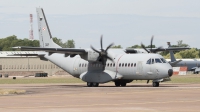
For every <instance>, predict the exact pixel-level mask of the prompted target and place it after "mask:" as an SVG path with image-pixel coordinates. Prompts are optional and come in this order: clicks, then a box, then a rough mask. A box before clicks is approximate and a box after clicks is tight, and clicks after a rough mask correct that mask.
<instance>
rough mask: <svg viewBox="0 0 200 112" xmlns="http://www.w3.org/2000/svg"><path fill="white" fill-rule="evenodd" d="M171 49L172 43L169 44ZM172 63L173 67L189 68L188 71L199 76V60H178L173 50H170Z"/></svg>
mask: <svg viewBox="0 0 200 112" xmlns="http://www.w3.org/2000/svg"><path fill="white" fill-rule="evenodd" d="M167 44H168V46H169V48H171V44H170V42H167ZM169 53H170V58H171V61H170V62H169V63H172V64H171V65H172V67H180V66H187V69H188V71H193V73H194V74H195V73H196V74H198V73H199V72H200V61H199V60H197V59H189V60H188V59H181V60H178V61H177V60H176V58H175V56H174V53H173V50H169Z"/></svg>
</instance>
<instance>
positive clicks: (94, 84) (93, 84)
mask: <svg viewBox="0 0 200 112" xmlns="http://www.w3.org/2000/svg"><path fill="white" fill-rule="evenodd" d="M98 86H99V83H97V82H87V87H98Z"/></svg>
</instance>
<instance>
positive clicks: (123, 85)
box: [115, 81, 126, 87]
mask: <svg viewBox="0 0 200 112" xmlns="http://www.w3.org/2000/svg"><path fill="white" fill-rule="evenodd" d="M115 86H116V87H119V86H122V87H125V86H126V82H119V81H116V82H115Z"/></svg>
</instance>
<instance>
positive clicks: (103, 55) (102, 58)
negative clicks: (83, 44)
mask: <svg viewBox="0 0 200 112" xmlns="http://www.w3.org/2000/svg"><path fill="white" fill-rule="evenodd" d="M102 40H103V36H101V40H100V44H101V49H100V51H98V50H96V49H95V48H94V47H93V46H91V49H92V50H94V51H95V52H97V53H99V57H98V59H97V60H98V61H101V62H102V64H103V65H105V61H106V59H109V60H111V61H113V59H112V58H111V57H109V56H108V52H107V51H108V49H110V48H111V47H112V46H113V45H114V44H113V43H111V44H110V45H109V46H108V47H107V48H106V50H104V49H103V42H102Z"/></svg>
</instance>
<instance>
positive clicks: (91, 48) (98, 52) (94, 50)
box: [90, 46, 100, 54]
mask: <svg viewBox="0 0 200 112" xmlns="http://www.w3.org/2000/svg"><path fill="white" fill-rule="evenodd" d="M90 47H91V49H92V50H94V51H95V52H97V53H99V54H100V51H98V50H96V49H95V48H94V47H93V46H90Z"/></svg>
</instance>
